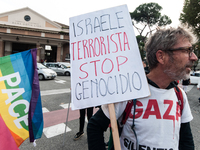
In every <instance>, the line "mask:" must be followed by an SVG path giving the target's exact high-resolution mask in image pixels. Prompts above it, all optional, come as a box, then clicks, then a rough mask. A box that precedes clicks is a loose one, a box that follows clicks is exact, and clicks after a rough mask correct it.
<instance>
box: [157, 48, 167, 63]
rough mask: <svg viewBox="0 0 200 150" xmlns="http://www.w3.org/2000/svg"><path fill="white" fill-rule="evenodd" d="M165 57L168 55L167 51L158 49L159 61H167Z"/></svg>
mask: <svg viewBox="0 0 200 150" xmlns="http://www.w3.org/2000/svg"><path fill="white" fill-rule="evenodd" d="M165 57H166V53H165V52H163V51H162V50H158V51H157V52H156V58H157V60H158V62H159V63H160V64H164V63H165Z"/></svg>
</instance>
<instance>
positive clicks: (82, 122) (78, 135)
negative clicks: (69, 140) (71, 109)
mask: <svg viewBox="0 0 200 150" xmlns="http://www.w3.org/2000/svg"><path fill="white" fill-rule="evenodd" d="M86 110H87V119H88V121H89V120H90V118H91V117H92V115H93V107H90V108H86V109H80V110H79V112H80V118H79V132H78V133H76V135H75V136H74V140H78V139H80V138H81V137H82V136H83V135H84V131H83V129H84V125H85V113H86Z"/></svg>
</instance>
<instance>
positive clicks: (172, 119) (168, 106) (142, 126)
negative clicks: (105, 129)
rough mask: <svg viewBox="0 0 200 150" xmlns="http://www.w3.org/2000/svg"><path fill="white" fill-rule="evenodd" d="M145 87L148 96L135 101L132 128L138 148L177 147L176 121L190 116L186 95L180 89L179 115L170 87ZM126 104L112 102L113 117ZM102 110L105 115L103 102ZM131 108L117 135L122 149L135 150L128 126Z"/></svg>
mask: <svg viewBox="0 0 200 150" xmlns="http://www.w3.org/2000/svg"><path fill="white" fill-rule="evenodd" d="M149 88H150V91H151V96H150V97H146V98H141V99H138V100H137V104H136V113H135V131H136V135H137V138H138V142H139V147H140V149H145V150H146V149H149V150H157V149H163V150H178V144H179V130H180V124H181V123H186V122H190V121H191V120H192V119H193V117H192V114H191V110H190V106H189V104H188V99H187V96H186V94H185V92H184V91H183V90H182V89H181V92H182V94H183V99H184V104H183V110H182V116H181V117H180V106H178V99H177V96H176V93H175V91H174V88H171V89H160V88H156V87H154V86H152V85H149ZM126 103H127V101H126V102H120V103H116V104H115V112H116V117H117V118H119V117H120V116H121V114H122V113H123V111H124V109H125V107H126ZM102 110H103V112H104V114H105V115H106V116H107V117H108V118H109V110H108V106H107V105H103V106H102ZM133 110H134V107H132V110H131V114H130V115H129V117H128V119H127V121H126V123H125V125H124V128H123V131H122V134H121V136H120V144H121V149H122V150H127V149H130V150H134V149H136V140H135V135H134V133H133V131H132V129H131V125H132V124H133V119H132V118H131V116H132V112H133Z"/></svg>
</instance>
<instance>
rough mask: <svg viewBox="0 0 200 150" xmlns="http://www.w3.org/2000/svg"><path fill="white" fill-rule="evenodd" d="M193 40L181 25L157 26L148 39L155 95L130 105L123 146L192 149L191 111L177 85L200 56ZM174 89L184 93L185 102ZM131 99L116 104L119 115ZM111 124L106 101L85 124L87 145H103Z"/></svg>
mask: <svg viewBox="0 0 200 150" xmlns="http://www.w3.org/2000/svg"><path fill="white" fill-rule="evenodd" d="M194 42H195V41H194V38H193V34H192V33H190V32H189V31H187V30H186V29H184V28H181V27H178V28H168V29H159V30H157V31H156V32H155V33H154V34H153V35H152V36H151V37H150V38H149V39H148V41H147V42H146V44H145V50H146V52H147V55H146V58H147V62H148V64H149V69H150V72H149V73H148V74H147V75H146V76H147V80H148V84H149V88H150V92H151V95H150V96H149V97H145V98H138V99H137V102H136V105H133V106H132V108H131V113H130V114H129V116H128V119H127V120H126V122H125V124H124V127H123V129H122V132H121V135H120V145H121V149H122V150H127V149H134V150H141V149H149V150H150V149H151V150H153V149H155V150H158V149H163V150H164V149H166V150H194V142H193V136H192V132H191V128H190V121H191V120H192V119H193V116H192V113H191V110H190V106H189V103H188V99H187V96H186V94H185V92H184V91H183V89H181V88H178V87H177V84H175V83H177V82H175V81H177V80H180V79H183V78H185V76H187V75H188V74H189V73H190V71H191V69H190V68H191V67H192V66H193V63H194V61H196V60H197V59H198V58H197V56H196V55H195V54H194V51H193V49H192V44H193V43H194ZM176 90H178V91H179V92H181V94H182V97H183V104H180V102H179V99H178V97H177V95H176V92H175V91H176ZM127 103H128V101H124V102H118V103H115V104H114V106H115V113H116V117H117V119H118V118H120V116H121V115H122V114H123V112H124V109H125V108H126V105H127ZM182 106H183V109H181V107H182ZM134 107H135V108H134ZM134 112H135V113H134ZM133 122H134V124H133ZM109 124H110V119H109V110H108V105H102V107H101V109H100V110H98V111H97V113H95V115H93V116H92V118H91V119H90V121H89V123H88V126H87V137H88V149H89V150H105V144H104V137H103V132H104V131H106V130H107V128H108V125H109Z"/></svg>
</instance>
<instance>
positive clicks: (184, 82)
mask: <svg viewBox="0 0 200 150" xmlns="http://www.w3.org/2000/svg"><path fill="white" fill-rule="evenodd" d="M189 84H190V78H189V79H183V81H182V85H183V90H184V91H185V93H186V94H187V88H188V85H189Z"/></svg>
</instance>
